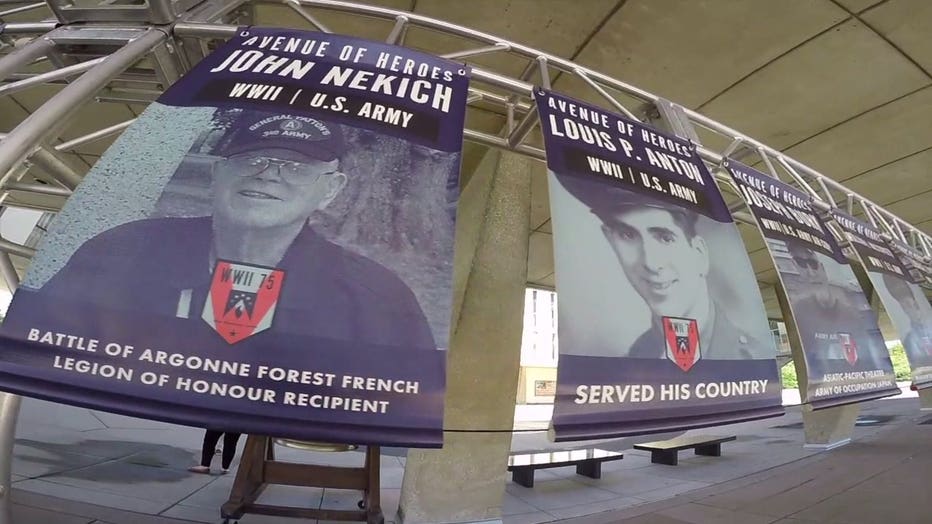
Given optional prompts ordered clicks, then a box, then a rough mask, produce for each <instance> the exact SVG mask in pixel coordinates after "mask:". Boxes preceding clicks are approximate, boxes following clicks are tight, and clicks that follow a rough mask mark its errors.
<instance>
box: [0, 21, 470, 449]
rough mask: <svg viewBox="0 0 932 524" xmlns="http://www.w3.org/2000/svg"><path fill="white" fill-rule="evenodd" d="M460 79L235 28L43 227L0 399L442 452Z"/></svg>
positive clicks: (21, 295) (283, 34) (443, 67)
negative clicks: (11, 395) (6, 395)
mask: <svg viewBox="0 0 932 524" xmlns="http://www.w3.org/2000/svg"><path fill="white" fill-rule="evenodd" d="M468 82H469V78H468V71H467V70H466V69H465V68H464V67H463V66H462V65H460V64H456V63H454V62H451V61H448V60H444V59H440V58H438V57H434V56H430V55H427V54H424V53H420V52H415V51H412V50H410V49H405V48H401V47H396V46H391V45H386V44H383V43H379V42H372V41H368V40H361V39H357V38H351V37H345V36H340V35H333V34H322V33H315V32H308V31H297V30H285V29H269V28H256V27H250V28H243V29H242V30H241V31H240V32H239V33H238V34H237V35H236V36H235V37H234V38H232V39H231V40H230V41H229V42H228V43H226V44H225V45H223V46H222V47H221V48H220V49H218V50H217V51H216V52H214V53H212V54H211V55H210V56H208V57H207V58H205V59H204V60H203V61H202V62H201V63H199V64H198V65H197V67H195V68H194V69H193V70H192V71H191V72H190V73H189V74H187V75H186V76H185V77H184V78H183V79H181V80H180V81H178V82H177V83H176V84H175V85H173V86H172V87H171V89H169V90H168V91H167V92H166V93H165V94H164V95H163V96H162V97H160V98H159V100H158V102H156V103H153V104H152V105H151V106H150V107H149V108H148V109H147V110H146V112H145V113H144V114H143V115H142V116H141V117H140V118H139V119H138V121H137V122H136V123H134V124H133V125H132V126H131V127H130V128H129V129H127V131H126V132H125V133H124V134H123V136H121V138H120V139H119V140H118V141H117V142H116V143H115V144H114V145H113V146H112V147H111V148H110V149H109V150H108V151H107V153H106V154H105V155H104V157H103V158H102V159H101V161H100V162H98V163H97V165H96V166H95V167H94V169H93V170H92V171H91V173H90V174H89V175H88V176H87V178H86V180H85V181H84V183H82V184H81V186H80V187H79V188H78V190H77V191H76V192H75V194H74V195H73V196H72V197H71V198H70V199H69V201H68V203H67V205H66V206H65V208H64V209H63V211H62V212H61V213H60V214H59V215H58V217H57V218H56V220H55V222H54V225H53V227H52V228H51V229H50V230H49V233H48V235H47V236H46V238H45V240H44V244H43V245H42V247H41V249H40V251H39V253H38V254H37V256H36V257H35V260H34V261H33V263H32V266H31V268H30V270H29V273H28V275H27V278H26V279H25V281H24V282H23V285H22V287H21V288H20V290H19V291H18V292H17V294H16V298H15V300H14V302H13V305H12V307H11V309H10V312H9V315H8V317H7V318H6V321H5V322H4V325H3V328H2V351H0V388H2V389H4V390H7V391H12V392H16V393H21V394H24V395H29V396H35V397H39V398H44V399H48V400H53V401H58V402H64V403H70V404H75V405H80V406H86V407H90V408H95V409H102V410H106V411H113V412H116V413H122V414H126V415H132V416H139V417H145V418H152V419H157V420H163V421H168V422H174V423H180V424H187V425H193V426H202V427H203V426H206V427H208V428H212V429H218V430H226V431H238V432H244V433H255V434H261V435H273V436H282V437H291V438H297V439H305V440H316V441H325V442H345V443H363V444H366V443H379V444H391V445H403V446H424V447H438V446H440V445H441V441H442V421H443V397H444V383H445V354H446V352H445V351H444V350H445V348H446V347H447V342H448V337H449V319H450V310H451V293H452V291H451V289H452V256H453V232H454V220H455V214H456V203H457V199H458V196H459V195H458V188H459V184H458V175H459V165H460V151H461V146H462V140H463V123H464V115H465V104H466V93H467V85H468Z"/></svg>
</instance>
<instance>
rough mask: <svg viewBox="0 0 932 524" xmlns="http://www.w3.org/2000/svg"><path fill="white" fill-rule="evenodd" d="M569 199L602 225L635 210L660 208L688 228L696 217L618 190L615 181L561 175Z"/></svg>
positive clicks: (640, 195)
mask: <svg viewBox="0 0 932 524" xmlns="http://www.w3.org/2000/svg"><path fill="white" fill-rule="evenodd" d="M556 178H557V180H559V182H560V185H562V186H563V187H564V188H565V189H566V190H567V191H568V192H569V193H570V194H571V195H572V196H573V197H575V198H576V199H577V200H579V201H580V202H582V203H583V204H585V205H586V206H588V207H589V209H590V211H592V213H593V214H595V215H596V216H598V217H599V218H601V219H602V221H603V222H608V221H610V220H611V218H612V217H613V215H616V214H618V213H622V212H624V211H627V210H630V209H635V208H655V209H662V210H664V211H666V212H668V213H670V214H673V215H680V216H681V218H682V219H684V220H685V221H686V222H687V223H688V224H689V225H690V226H693V227H694V226H695V224H696V222H697V221H698V218H699V217H698V215H697V214H696V213H695V212H693V211H689V210H687V209H684V208H682V207H680V206H678V205H676V204H673V203H670V202H666V201H663V200H660V199H658V198H655V197H652V196H650V195H647V194H644V193H641V192H637V191H632V190H630V189H626V188H624V187H622V186H621V185H620V184H619V183H618V182H617V181H614V180H610V179H606V178H605V177H596V176H581V175H569V174H567V175H561V176H558V177H556Z"/></svg>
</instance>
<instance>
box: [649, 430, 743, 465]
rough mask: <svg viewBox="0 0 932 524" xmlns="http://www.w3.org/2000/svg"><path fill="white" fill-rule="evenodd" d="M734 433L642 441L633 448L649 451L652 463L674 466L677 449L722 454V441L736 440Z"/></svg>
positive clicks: (712, 454)
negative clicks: (726, 435)
mask: <svg viewBox="0 0 932 524" xmlns="http://www.w3.org/2000/svg"><path fill="white" fill-rule="evenodd" d="M736 439H737V437H736V436H734V435H731V436H728V437H719V436H714V435H691V436H687V437H677V438H673V439H670V440H658V441H656V442H643V443H641V444H635V445H634V449H639V450H642V451H650V461H651V462H653V463H654V464H666V465H667V466H675V465H676V464H677V459H678V455H679V451H680V450H683V449H695V450H696V455H704V456H707V457H721V456H722V442H729V441H732V440H736Z"/></svg>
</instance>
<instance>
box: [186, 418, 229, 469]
mask: <svg viewBox="0 0 932 524" xmlns="http://www.w3.org/2000/svg"><path fill="white" fill-rule="evenodd" d="M221 435H223V432H221V431H211V430H209V429H208V430H206V431H205V432H204V443H203V444H202V445H201V464H200V466H193V467H191V468H188V469H189V470H190V471H193V472H195V473H209V472H210V461H211V460H212V459H213V458H214V449H216V447H217V442H218V441H219V440H220V436H221Z"/></svg>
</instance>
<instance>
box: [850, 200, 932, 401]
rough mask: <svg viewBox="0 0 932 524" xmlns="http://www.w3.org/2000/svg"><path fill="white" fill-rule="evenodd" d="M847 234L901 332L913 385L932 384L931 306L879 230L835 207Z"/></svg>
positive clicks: (917, 386) (923, 385)
mask: <svg viewBox="0 0 932 524" xmlns="http://www.w3.org/2000/svg"><path fill="white" fill-rule="evenodd" d="M832 218H833V219H834V221H835V222H836V223H837V224H838V225H839V226H841V228H842V230H844V232H845V233H846V235H847V237H848V239H849V240H850V241H851V245H852V246H854V250H855V251H856V252H857V255H858V258H859V259H860V260H861V265H862V266H864V269H865V271H866V272H867V276H868V278H870V281H871V285H872V286H874V290H875V291H876V292H877V296H879V297H880V301H881V303H883V307H884V309H885V310H886V311H887V315H888V316H889V317H890V320H891V322H892V323H893V326H894V327H895V328H896V331H897V333H899V335H900V341H901V342H902V343H903V348H904V349H905V350H906V358H907V360H909V367H910V369H911V370H912V377H913V386H915V387H916V388H917V389H925V388H927V387H932V306H930V305H929V301H928V299H926V298H925V295H924V294H923V292H922V289H921V288H920V287H919V286H917V285H916V284H914V283H913V282H912V280H911V277H910V276H909V270H908V269H907V268H906V266H904V265H903V264H902V263H901V262H900V260H899V258H898V257H897V256H896V255H895V254H894V252H893V251H892V250H891V249H890V246H889V244H887V242H885V240H884V238H883V236H882V234H881V232H880V230H878V229H877V228H875V227H873V226H871V225H870V224H867V223H865V222H862V221H860V220H858V219H856V218H854V217H852V216H851V215H849V214H847V213H844V212H842V211H839V210H837V209H833V210H832Z"/></svg>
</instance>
